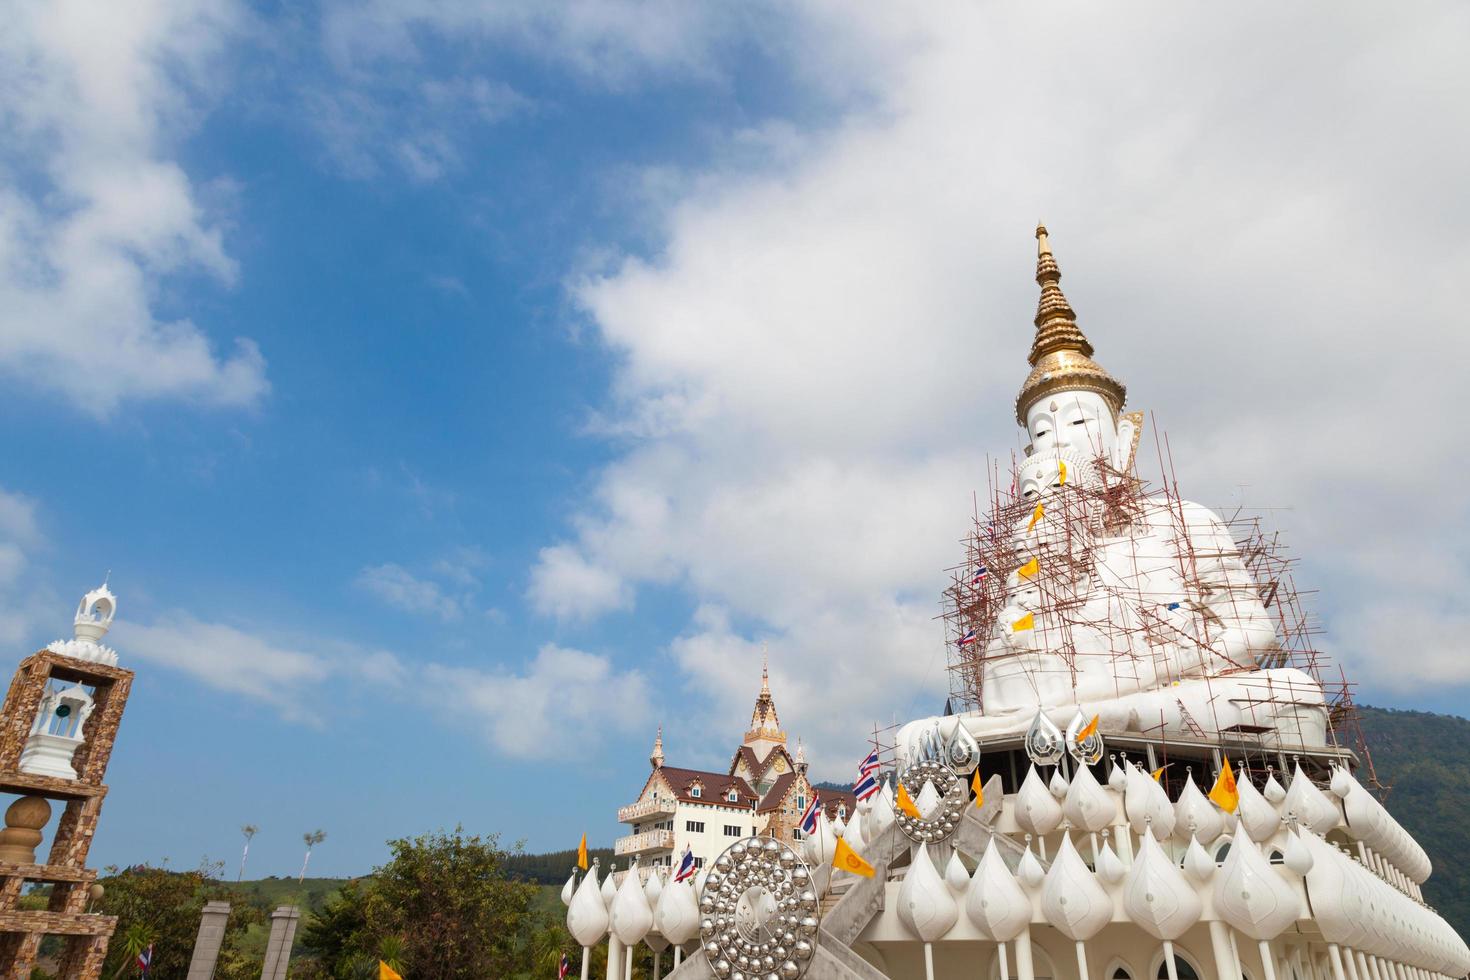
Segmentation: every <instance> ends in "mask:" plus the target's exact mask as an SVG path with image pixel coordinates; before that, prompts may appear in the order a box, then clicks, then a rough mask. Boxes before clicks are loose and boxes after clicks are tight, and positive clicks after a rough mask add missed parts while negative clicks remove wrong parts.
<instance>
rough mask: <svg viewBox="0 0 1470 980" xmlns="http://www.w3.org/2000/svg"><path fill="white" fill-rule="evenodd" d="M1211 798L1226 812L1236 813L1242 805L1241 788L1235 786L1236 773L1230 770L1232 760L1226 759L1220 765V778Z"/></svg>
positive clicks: (1211, 793) (1211, 791)
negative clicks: (1237, 808)
mask: <svg viewBox="0 0 1470 980" xmlns="http://www.w3.org/2000/svg"><path fill="white" fill-rule="evenodd" d="M1210 799H1211V800H1213V801H1214V802H1215V805H1216V806H1218V807H1219V808H1220V809H1222V810H1224V811H1225V812H1226V813H1234V812H1235V808H1236V807H1238V806H1240V790H1239V789H1237V788H1236V786H1235V773H1233V772H1231V771H1230V760H1229V759H1225V760H1224V764H1223V765H1222V766H1221V767H1220V778H1218V779H1216V780H1215V785H1214V787H1213V788H1212V789H1211V790H1210Z"/></svg>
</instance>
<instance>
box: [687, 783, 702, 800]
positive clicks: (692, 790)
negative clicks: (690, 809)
mask: <svg viewBox="0 0 1470 980" xmlns="http://www.w3.org/2000/svg"><path fill="white" fill-rule="evenodd" d="M689 795H690V796H692V797H694V798H695V799H698V798H699V797H701V796H703V795H704V789H703V787H700V786H691V787H689Z"/></svg>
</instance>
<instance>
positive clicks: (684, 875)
mask: <svg viewBox="0 0 1470 980" xmlns="http://www.w3.org/2000/svg"><path fill="white" fill-rule="evenodd" d="M693 877H694V851H693V850H692V849H691V848H688V847H686V848H684V857H683V858H682V859H681V860H680V861H679V870H678V871H675V872H674V880H675V881H688V880H689V879H690V878H693Z"/></svg>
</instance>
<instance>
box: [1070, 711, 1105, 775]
mask: <svg viewBox="0 0 1470 980" xmlns="http://www.w3.org/2000/svg"><path fill="white" fill-rule="evenodd" d="M1091 721H1092V719H1091V718H1088V717H1087V716H1086V715H1084V714H1083V713H1082V709H1080V708H1079V709H1078V710H1077V714H1076V716H1075V717H1073V719H1072V721H1071V722H1070V723H1069V724H1068V725H1067V754H1068V755H1070V756H1071V757H1072V758H1074V759H1076V760H1077V761H1078V762H1080V763H1082V764H1083V765H1086V766H1095V765H1097V764H1098V763H1099V762H1101V761H1102V757H1103V737H1102V732H1101V731H1095V732H1093V733H1092V734H1091V735H1089V736H1087V737H1086V738H1084V739H1082V740H1080V741H1079V740H1078V738H1077V736H1078V735H1080V734H1082V729H1084V728H1086V727H1087V725H1088V723H1089V722H1091Z"/></svg>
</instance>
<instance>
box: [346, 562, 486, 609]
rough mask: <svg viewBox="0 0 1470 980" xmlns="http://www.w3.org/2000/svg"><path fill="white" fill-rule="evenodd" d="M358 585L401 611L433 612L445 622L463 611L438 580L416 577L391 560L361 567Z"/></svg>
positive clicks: (456, 599) (457, 600) (457, 601)
mask: <svg viewBox="0 0 1470 980" xmlns="http://www.w3.org/2000/svg"><path fill="white" fill-rule="evenodd" d="M357 586H358V588H361V589H363V590H364V591H366V592H370V593H372V594H373V595H375V596H377V597H378V598H379V599H382V600H383V601H384V602H386V603H388V604H389V605H390V606H394V607H396V608H398V609H402V610H403V611H404V612H410V613H416V614H419V615H428V616H436V617H438V618H439V619H442V620H444V621H446V622H448V621H450V620H455V619H459V618H460V617H461V616H462V615H464V608H463V607H462V606H461V604H460V600H459V598H458V597H455V596H450V595H446V594H445V592H444V589H443V588H442V587H441V586H440V585H439V583H438V582H435V581H432V580H430V579H425V578H418V577H416V576H415V575H414V574H413V573H412V572H410V571H409V570H408V569H406V568H404V567H403V566H402V565H395V564H393V563H392V562H389V563H387V564H384V565H374V566H370V567H368V568H364V569H363V570H362V571H361V572H359V573H358V576H357Z"/></svg>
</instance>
